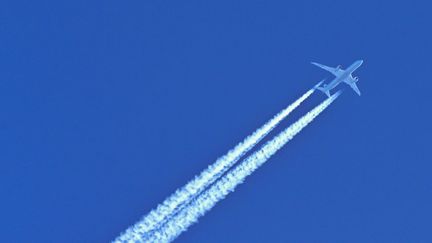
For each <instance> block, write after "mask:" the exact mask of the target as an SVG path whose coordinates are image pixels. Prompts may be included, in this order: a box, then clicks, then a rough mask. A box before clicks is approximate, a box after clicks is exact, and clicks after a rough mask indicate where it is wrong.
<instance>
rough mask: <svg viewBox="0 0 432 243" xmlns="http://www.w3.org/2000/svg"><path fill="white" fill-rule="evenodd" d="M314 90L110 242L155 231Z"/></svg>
mask: <svg viewBox="0 0 432 243" xmlns="http://www.w3.org/2000/svg"><path fill="white" fill-rule="evenodd" d="M314 91H315V88H313V89H310V90H309V91H307V92H306V93H305V94H303V95H302V96H301V97H300V98H299V99H297V100H296V101H295V102H294V103H292V104H291V105H289V106H288V107H286V108H285V109H284V110H282V111H281V112H279V113H278V114H277V115H275V116H274V117H273V118H272V119H271V120H269V121H268V122H267V123H266V124H264V125H263V126H262V127H261V128H259V129H257V130H256V131H255V132H254V133H253V134H251V135H250V136H248V137H246V138H245V139H244V140H243V142H241V143H239V144H237V145H236V146H235V147H234V148H233V149H231V150H230V151H229V152H228V153H227V154H226V155H224V156H222V157H220V158H219V159H217V160H216V162H214V163H213V164H212V165H210V166H209V167H208V168H206V169H205V170H204V171H202V172H201V174H199V175H198V176H196V177H195V178H194V179H192V180H191V181H189V182H188V183H187V184H186V185H185V186H183V187H182V188H180V189H178V190H177V191H175V192H174V193H173V194H172V195H171V196H169V197H168V198H167V199H165V201H164V202H163V203H161V204H159V205H158V206H157V208H155V209H154V210H152V211H151V212H150V213H148V214H147V215H146V216H144V217H143V218H142V219H141V220H140V221H138V222H137V223H136V224H135V225H133V226H131V227H129V228H128V229H127V230H126V231H125V232H123V233H122V234H121V235H120V236H119V237H117V238H116V239H115V240H114V242H131V241H132V242H134V241H138V242H140V241H142V240H143V239H145V238H146V237H148V236H149V235H150V234H151V233H152V231H153V230H155V229H157V228H158V227H159V226H160V225H161V224H163V223H164V222H165V221H166V220H167V219H169V217H170V216H172V215H174V214H175V213H177V212H178V211H179V210H181V209H182V208H183V207H184V206H186V205H187V204H188V203H189V202H190V201H191V200H192V199H193V198H194V197H195V196H196V195H198V194H200V193H201V192H202V191H204V190H205V189H206V188H207V187H208V186H209V185H211V184H212V183H213V182H214V181H216V180H217V179H218V178H219V177H220V176H221V175H223V174H224V173H225V172H226V171H227V170H228V169H230V168H231V167H232V166H233V165H234V164H235V163H236V162H237V161H238V160H239V159H240V158H241V157H242V156H243V155H244V154H245V153H247V152H248V151H249V150H250V149H251V148H252V147H254V146H255V145H256V144H257V143H258V142H259V141H261V140H262V139H263V138H264V137H265V136H266V135H267V134H268V133H269V132H270V131H271V130H273V128H274V127H275V126H276V125H277V124H278V123H280V122H281V121H282V120H283V119H284V118H285V117H286V116H288V115H289V114H290V113H291V112H292V111H293V110H294V109H295V108H297V107H298V106H299V105H300V104H301V103H302V102H303V101H304V100H306V99H307V98H308V97H309V96H310V95H311V94H312V93H313V92H314Z"/></svg>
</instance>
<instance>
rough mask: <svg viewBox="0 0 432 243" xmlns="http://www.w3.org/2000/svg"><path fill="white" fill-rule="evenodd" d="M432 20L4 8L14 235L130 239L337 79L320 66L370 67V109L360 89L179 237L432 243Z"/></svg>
mask: <svg viewBox="0 0 432 243" xmlns="http://www.w3.org/2000/svg"><path fill="white" fill-rule="evenodd" d="M430 9H431V4H430V3H428V2H427V1H410V2H406V1H355V2H354V1H350V2H348V1H297V2H292V1H214V2H203V1H187V2H179V1H94V2H89V1H73V2H62V1H60V2H59V1H49V0H46V1H7V0H6V1H2V2H1V3H0V147H1V148H2V149H1V152H0V166H1V167H0V194H1V195H2V196H1V198H2V199H1V202H0V205H1V207H0V208H1V209H0V210H1V215H2V220H1V222H0V233H1V236H2V241H4V242H108V241H110V240H112V239H113V238H115V237H116V236H117V235H118V234H119V233H120V232H121V231H123V230H124V229H126V228H127V227H128V226H129V225H130V224H132V223H133V222H135V221H137V220H138V219H139V218H140V217H141V216H142V215H144V214H145V213H147V212H148V211H149V210H151V209H152V208H153V207H155V206H156V205H157V204H158V203H159V202H161V201H162V200H163V199H164V198H165V197H166V196H168V195H170V194H171V193H172V192H173V191H174V190H175V189H176V188H178V187H179V186H182V185H183V184H184V183H186V182H187V181H188V180H189V179H191V178H192V177H193V176H194V175H195V174H197V173H199V172H200V171H201V170H202V169H204V168H205V167H206V166H207V165H208V164H210V163H212V162H213V161H214V160H215V159H216V158H217V157H218V156H220V155H223V154H224V153H225V152H226V151H227V150H228V149H230V148H231V147H233V146H234V145H235V144H236V143H237V142H239V141H241V140H242V139H243V138H244V137H245V136H246V135H248V134H250V133H251V132H252V131H254V130H255V129H256V128H257V127H259V126H261V125H262V124H263V123H264V122H265V121H266V120H268V119H269V118H270V117H272V116H273V115H274V114H275V113H276V112H278V111H279V110H281V109H282V108H284V107H285V106H286V105H288V104H289V103H290V102H292V101H294V100H295V99H296V98H297V97H298V96H300V95H301V94H302V93H303V92H305V91H306V90H307V89H309V88H310V87H312V86H313V85H314V84H315V83H317V82H318V81H319V80H321V79H322V78H331V76H330V75H329V74H328V73H325V72H324V71H323V70H320V69H318V68H316V67H314V66H312V65H310V62H311V61H316V62H321V63H323V64H327V65H330V66H336V65H338V64H341V65H342V66H343V67H346V66H348V65H349V64H351V63H352V62H353V61H354V60H357V59H364V60H365V63H364V64H363V66H362V67H361V68H360V69H358V70H357V71H356V73H355V74H356V75H357V76H359V78H360V81H359V83H358V86H359V88H360V90H361V91H362V96H361V97H357V96H356V95H355V93H353V92H351V90H347V92H345V93H344V94H343V95H342V96H341V97H340V98H339V99H338V100H337V101H336V102H335V103H334V104H332V105H331V106H330V107H329V109H328V110H326V111H325V112H324V114H322V116H320V117H318V118H317V119H316V120H315V121H314V122H313V123H312V124H311V125H309V126H308V127H307V128H306V129H305V130H304V131H303V132H302V133H300V134H299V135H298V136H297V137H296V138H295V139H294V140H293V141H292V142H290V143H289V144H288V145H287V146H286V147H285V148H284V149H282V150H281V151H280V152H279V153H278V154H276V155H275V156H274V157H273V158H272V159H271V161H269V162H268V163H267V164H266V165H265V166H263V167H262V168H260V169H259V170H258V171H257V172H256V173H254V174H253V175H252V176H251V177H249V178H248V179H247V181H246V183H244V184H243V185H241V186H240V187H239V188H238V189H237V190H236V192H235V193H233V194H231V195H230V196H229V197H228V198H227V199H226V200H224V201H222V202H221V203H219V204H218V205H217V206H216V207H215V208H214V209H213V210H212V211H211V212H210V213H208V214H207V215H206V216H205V217H203V218H202V219H201V220H200V222H199V224H196V225H194V226H193V227H191V228H190V230H189V231H188V232H187V233H185V234H183V235H182V236H181V237H180V238H179V239H178V242H432V233H431V232H430V228H431V226H432V209H431V207H430V205H432V179H431V176H430V175H431V173H430V172H431V170H432V164H431V161H432V156H431V155H430V152H429V151H427V150H428V149H429V145H430V140H429V139H430V135H431V132H430V131H431V130H430V125H429V124H431V115H430V105H431V99H430V93H431V88H432V83H431V80H430V72H429V71H430V70H431V68H430V67H431V62H430V56H431V54H432V52H431V49H432V47H431V44H430V43H432V38H431V36H432V34H431V31H430V23H431V22H432V19H431V17H430V13H429V12H430V11H429V10H430ZM324 98H325V97H324V96H323V95H322V94H318V93H316V94H314V95H313V97H311V99H309V100H308V101H307V102H306V103H305V104H304V106H302V107H301V108H300V109H299V110H297V111H296V112H295V113H294V114H293V116H292V117H290V118H289V119H288V120H287V121H285V122H283V123H282V124H281V127H280V128H278V129H277V130H276V131H275V132H274V133H272V134H271V136H273V135H275V134H276V133H277V131H280V130H281V129H283V128H284V127H286V126H287V125H289V124H290V123H291V122H293V121H295V120H296V119H297V118H298V117H300V116H301V115H302V114H304V113H305V112H307V111H308V110H309V109H310V108H312V107H313V106H315V105H316V104H318V103H319V102H320V101H322V100H323V99H324Z"/></svg>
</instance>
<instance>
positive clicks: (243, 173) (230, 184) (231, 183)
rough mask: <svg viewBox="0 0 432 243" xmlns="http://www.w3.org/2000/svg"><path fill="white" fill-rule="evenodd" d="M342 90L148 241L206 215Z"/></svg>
mask: <svg viewBox="0 0 432 243" xmlns="http://www.w3.org/2000/svg"><path fill="white" fill-rule="evenodd" d="M340 94H341V92H337V93H335V94H334V95H333V96H331V97H330V98H328V99H326V100H325V101H323V102H322V103H321V104H319V105H318V106H316V107H315V108H314V109H312V110H311V111H309V112H308V113H307V114H306V115H304V116H303V117H301V118H300V119H299V120H298V121H296V122H295V123H293V124H292V125H291V126H289V127H288V128H286V129H285V130H284V131H283V132H281V133H280V134H279V135H277V136H276V137H275V138H273V139H272V140H270V141H269V142H267V143H266V144H265V145H263V146H262V148H261V149H260V150H258V151H256V152H255V153H253V154H252V155H250V156H249V157H247V158H246V159H245V160H244V161H243V162H242V163H241V164H239V165H238V166H237V167H236V168H234V169H232V170H231V171H230V172H228V173H227V174H226V175H225V176H224V177H222V178H221V179H219V181H217V182H216V183H214V184H213V185H212V186H211V187H210V188H209V189H208V190H207V191H205V192H203V193H202V194H201V195H200V196H198V197H197V198H195V199H194V200H193V201H192V202H191V203H190V204H189V205H188V206H187V207H185V208H184V209H183V210H182V211H180V212H179V213H178V214H177V215H175V216H174V217H172V218H171V220H170V221H168V222H166V224H165V225H163V226H162V227H161V228H160V229H158V230H157V231H156V232H155V233H154V234H153V235H152V236H151V237H150V238H148V239H147V240H146V241H145V242H170V241H172V240H174V239H175V238H176V237H178V236H179V235H180V234H181V233H182V232H183V231H186V230H187V228H188V227H189V226H191V225H192V224H193V223H195V222H196V221H197V220H198V218H199V217H201V216H203V215H204V214H205V213H206V212H207V211H209V210H210V209H211V208H212V207H213V206H215V204H216V203H217V202H218V201H220V200H222V199H224V198H225V196H226V195H227V194H228V193H230V192H232V191H234V189H235V187H236V186H237V185H239V184H241V183H242V182H243V181H244V179H245V178H246V177H247V176H248V175H250V174H251V173H252V172H254V171H255V170H256V169H257V168H258V167H260V166H261V165H262V164H264V163H265V162H266V161H267V160H268V159H269V158H270V157H271V156H272V155H273V154H274V153H276V152H277V151H278V150H279V149H280V148H282V147H283V146H284V145H285V144H286V143H287V142H288V141H290V140H291V139H292V138H293V137H294V136H295V135H296V134H298V133H299V132H300V131H301V130H302V129H303V128H304V127H306V126H307V125H308V124H309V123H310V122H311V121H313V119H314V118H315V117H316V116H318V115H319V114H320V113H321V112H322V111H324V110H325V109H326V108H327V107H328V106H329V105H330V104H331V103H332V102H333V101H334V100H335V99H336V98H337V97H338V96H339V95H340Z"/></svg>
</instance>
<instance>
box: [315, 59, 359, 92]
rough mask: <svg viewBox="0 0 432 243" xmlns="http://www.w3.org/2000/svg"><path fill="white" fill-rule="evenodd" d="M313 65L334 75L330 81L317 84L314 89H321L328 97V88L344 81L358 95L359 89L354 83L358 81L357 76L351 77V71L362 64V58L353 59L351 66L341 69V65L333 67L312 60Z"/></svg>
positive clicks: (330, 88)
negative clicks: (321, 84)
mask: <svg viewBox="0 0 432 243" xmlns="http://www.w3.org/2000/svg"><path fill="white" fill-rule="evenodd" d="M312 64H313V65H315V66H318V67H320V68H322V69H324V70H327V71H329V72H331V73H332V74H333V75H334V76H336V78H335V79H333V80H332V81H331V82H330V83H328V84H324V85H323V86H319V85H318V86H317V87H316V89H318V90H320V91H322V92H323V93H324V94H326V95H327V96H328V97H330V90H332V89H333V88H335V87H336V86H338V85H339V84H340V83H342V82H344V83H346V84H348V85H349V86H351V88H352V89H353V90H354V91H355V92H356V93H357V94H358V95H360V90H359V89H358V87H357V85H356V83H357V82H358V80H359V78H358V77H353V76H352V73H353V72H354V71H355V70H356V69H357V68H359V67H360V66H361V65H362V64H363V60H358V61H355V62H354V63H353V64H351V66H349V67H348V68H347V69H346V70H343V69H342V68H341V66H340V65H339V66H337V67H335V68H333V67H327V66H325V65H322V64H319V63H316V62H312Z"/></svg>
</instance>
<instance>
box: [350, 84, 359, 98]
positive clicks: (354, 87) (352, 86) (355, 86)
mask: <svg viewBox="0 0 432 243" xmlns="http://www.w3.org/2000/svg"><path fill="white" fill-rule="evenodd" d="M348 84H349V86H351V88H352V89H353V90H354V91H355V92H356V93H357V94H358V95H359V96H360V95H361V93H360V90H359V88H358V87H357V84H356V83H348Z"/></svg>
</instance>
